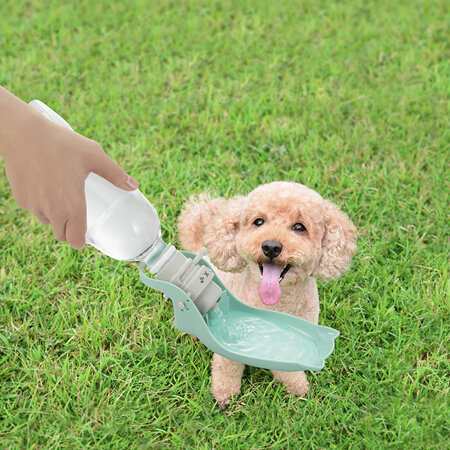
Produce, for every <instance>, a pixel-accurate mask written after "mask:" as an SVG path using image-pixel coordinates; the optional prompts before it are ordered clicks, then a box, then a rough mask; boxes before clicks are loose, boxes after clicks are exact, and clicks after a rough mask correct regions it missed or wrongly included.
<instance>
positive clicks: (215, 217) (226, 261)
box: [178, 194, 246, 272]
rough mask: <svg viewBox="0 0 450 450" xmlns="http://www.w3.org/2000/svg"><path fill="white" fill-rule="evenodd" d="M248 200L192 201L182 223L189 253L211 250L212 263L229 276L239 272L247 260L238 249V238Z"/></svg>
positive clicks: (203, 197) (199, 198)
mask: <svg viewBox="0 0 450 450" xmlns="http://www.w3.org/2000/svg"><path fill="white" fill-rule="evenodd" d="M244 199H245V197H234V198H232V199H229V200H227V199H224V198H211V197H210V196H209V195H207V194H200V195H198V196H194V197H191V198H190V199H189V201H188V202H187V203H186V205H185V207H184V208H183V211H182V212H181V215H180V217H179V220H178V233H179V238H180V242H181V245H182V246H183V248H185V249H186V250H190V251H198V250H200V249H201V248H202V247H206V249H207V250H208V256H209V258H210V259H211V262H212V263H213V264H214V265H215V266H217V267H218V268H219V269H221V270H224V271H227V272H239V271H240V270H242V269H243V268H244V267H245V264H246V262H245V260H244V259H243V258H241V257H240V256H239V254H238V252H237V249H236V235H237V233H238V231H239V224H240V216H241V211H242V209H243V205H244V201H245V200H244Z"/></svg>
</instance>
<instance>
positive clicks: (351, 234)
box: [314, 200, 357, 280]
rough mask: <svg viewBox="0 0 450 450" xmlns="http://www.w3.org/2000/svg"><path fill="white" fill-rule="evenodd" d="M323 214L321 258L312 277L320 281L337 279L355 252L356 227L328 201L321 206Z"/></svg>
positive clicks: (348, 264) (346, 267)
mask: <svg viewBox="0 0 450 450" xmlns="http://www.w3.org/2000/svg"><path fill="white" fill-rule="evenodd" d="M322 207H323V210H324V213H325V234H324V235H323V238H322V256H321V259H320V262H319V264H318V266H317V268H316V270H315V272H314V275H315V276H317V277H319V278H322V279H325V280H327V279H331V278H337V277H339V276H340V275H342V274H343V273H344V272H345V271H346V270H347V269H348V267H349V266H350V263H351V260H352V256H353V255H354V253H355V251H356V239H357V232H356V227H355V226H354V225H353V223H352V221H351V220H350V219H349V218H348V216H347V214H345V213H343V212H342V211H341V210H340V209H339V208H338V207H337V206H335V205H334V204H333V203H331V202H330V201H328V200H324V203H323V205H322Z"/></svg>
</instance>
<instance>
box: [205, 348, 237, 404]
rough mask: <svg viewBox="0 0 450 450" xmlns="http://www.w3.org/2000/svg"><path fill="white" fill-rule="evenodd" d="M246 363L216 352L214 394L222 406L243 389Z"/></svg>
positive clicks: (213, 380) (213, 373)
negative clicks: (243, 374)
mask: <svg viewBox="0 0 450 450" xmlns="http://www.w3.org/2000/svg"><path fill="white" fill-rule="evenodd" d="M244 367H245V365H244V364H241V363H238V362H236V361H231V360H230V359H227V358H224V357H223V356H220V355H218V354H217V353H214V356H213V360H212V370H211V372H212V394H213V396H214V398H215V399H216V400H217V403H218V404H219V406H220V407H221V408H225V407H226V406H227V404H228V403H229V402H230V399H231V397H232V396H233V395H236V394H239V392H240V390H241V378H242V373H243V372H244Z"/></svg>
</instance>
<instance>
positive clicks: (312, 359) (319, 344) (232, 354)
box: [30, 100, 339, 371]
mask: <svg viewBox="0 0 450 450" xmlns="http://www.w3.org/2000/svg"><path fill="white" fill-rule="evenodd" d="M30 105H31V106H32V107H33V108H34V109H36V110H37V111H39V112H40V113H42V114H43V115H45V116H46V117H47V118H48V119H49V120H51V121H52V122H55V123H57V124H59V125H61V126H64V127H66V128H68V129H72V128H71V127H70V125H69V124H68V123H67V122H66V121H65V120H64V119H63V118H61V117H60V116H59V115H58V114H56V113H55V112H54V111H53V110H52V109H50V108H49V107H48V106H47V105H45V104H44V103H42V102H40V101H39V100H33V101H32V102H31V103H30ZM85 195H86V206H87V220H86V222H87V231H86V242H87V243H88V244H90V245H92V246H93V247H95V248H97V249H98V250H99V251H100V252H102V253H103V254H105V255H107V256H110V257H111V258H114V259H117V260H123V261H134V262H137V263H138V265H139V269H140V278H141V281H142V282H143V283H144V284H146V285H147V286H149V287H151V288H152V289H156V290H158V291H161V292H162V293H163V294H164V296H165V297H166V298H170V299H171V301H172V306H173V310H174V315H175V325H176V326H177V328H179V329H180V330H182V331H184V332H186V333H190V334H192V335H194V336H197V337H198V338H199V339H200V341H201V342H203V343H204V344H205V345H206V346H207V347H208V348H209V349H210V350H212V351H214V352H216V353H219V354H221V355H223V356H225V357H227V358H229V359H233V360H235V361H240V362H242V363H244V364H248V365H251V366H256V367H263V368H266V369H272V370H284V371H295V370H314V371H318V370H321V369H322V368H323V367H324V364H325V359H326V358H327V357H328V356H329V355H330V354H331V353H332V352H333V349H334V340H335V339H336V337H337V336H338V335H339V332H338V331H336V330H334V329H332V328H329V327H324V326H320V325H314V324H312V323H310V322H308V321H306V320H304V319H301V318H299V317H294V316H291V315H289V314H283V313H279V312H275V311H269V310H263V309H258V308H253V307H251V306H248V305H246V304H244V303H242V302H241V301H239V299H237V298H236V297H235V296H234V295H233V294H232V293H231V292H230V291H229V290H228V289H227V288H226V286H225V285H224V284H223V283H222V282H221V280H220V279H219V278H218V277H217V275H216V274H215V272H214V269H213V267H211V266H210V265H209V263H208V262H207V261H205V259H203V257H202V256H203V253H202V252H200V253H199V254H197V255H194V254H191V253H188V252H180V251H178V250H177V249H176V248H175V247H174V246H173V245H169V244H166V243H165V242H164V241H163V240H162V238H161V227H160V222H159V219H158V214H157V213H156V211H155V209H154V208H153V206H152V205H151V204H150V203H149V201H148V200H147V199H146V198H145V197H144V196H143V195H142V193H141V192H140V191H139V190H135V191H132V192H130V191H124V190H122V189H120V188H118V187H116V186H114V185H113V184H111V183H110V182H109V181H107V180H105V179H104V178H102V177H100V176H98V175H96V174H95V173H90V174H89V176H88V177H87V178H86V181H85ZM147 271H150V272H151V273H153V274H154V275H155V277H154V278H150V277H149V276H147V274H146V272H147Z"/></svg>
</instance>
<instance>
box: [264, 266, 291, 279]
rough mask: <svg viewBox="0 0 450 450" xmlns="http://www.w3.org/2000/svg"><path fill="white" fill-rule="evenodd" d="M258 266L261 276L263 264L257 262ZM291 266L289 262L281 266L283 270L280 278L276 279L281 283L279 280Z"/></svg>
mask: <svg viewBox="0 0 450 450" xmlns="http://www.w3.org/2000/svg"><path fill="white" fill-rule="evenodd" d="M265 264H269V263H265ZM258 267H259V272H260V273H261V276H263V273H264V268H263V265H262V264H261V263H258ZM290 268H291V265H290V264H286V265H285V266H284V268H283V270H282V271H281V273H280V279H279V280H278V281H279V282H280V283H281V280H282V279H283V278H284V276H285V275H286V274H287V273H288V272H289V269H290Z"/></svg>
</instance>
